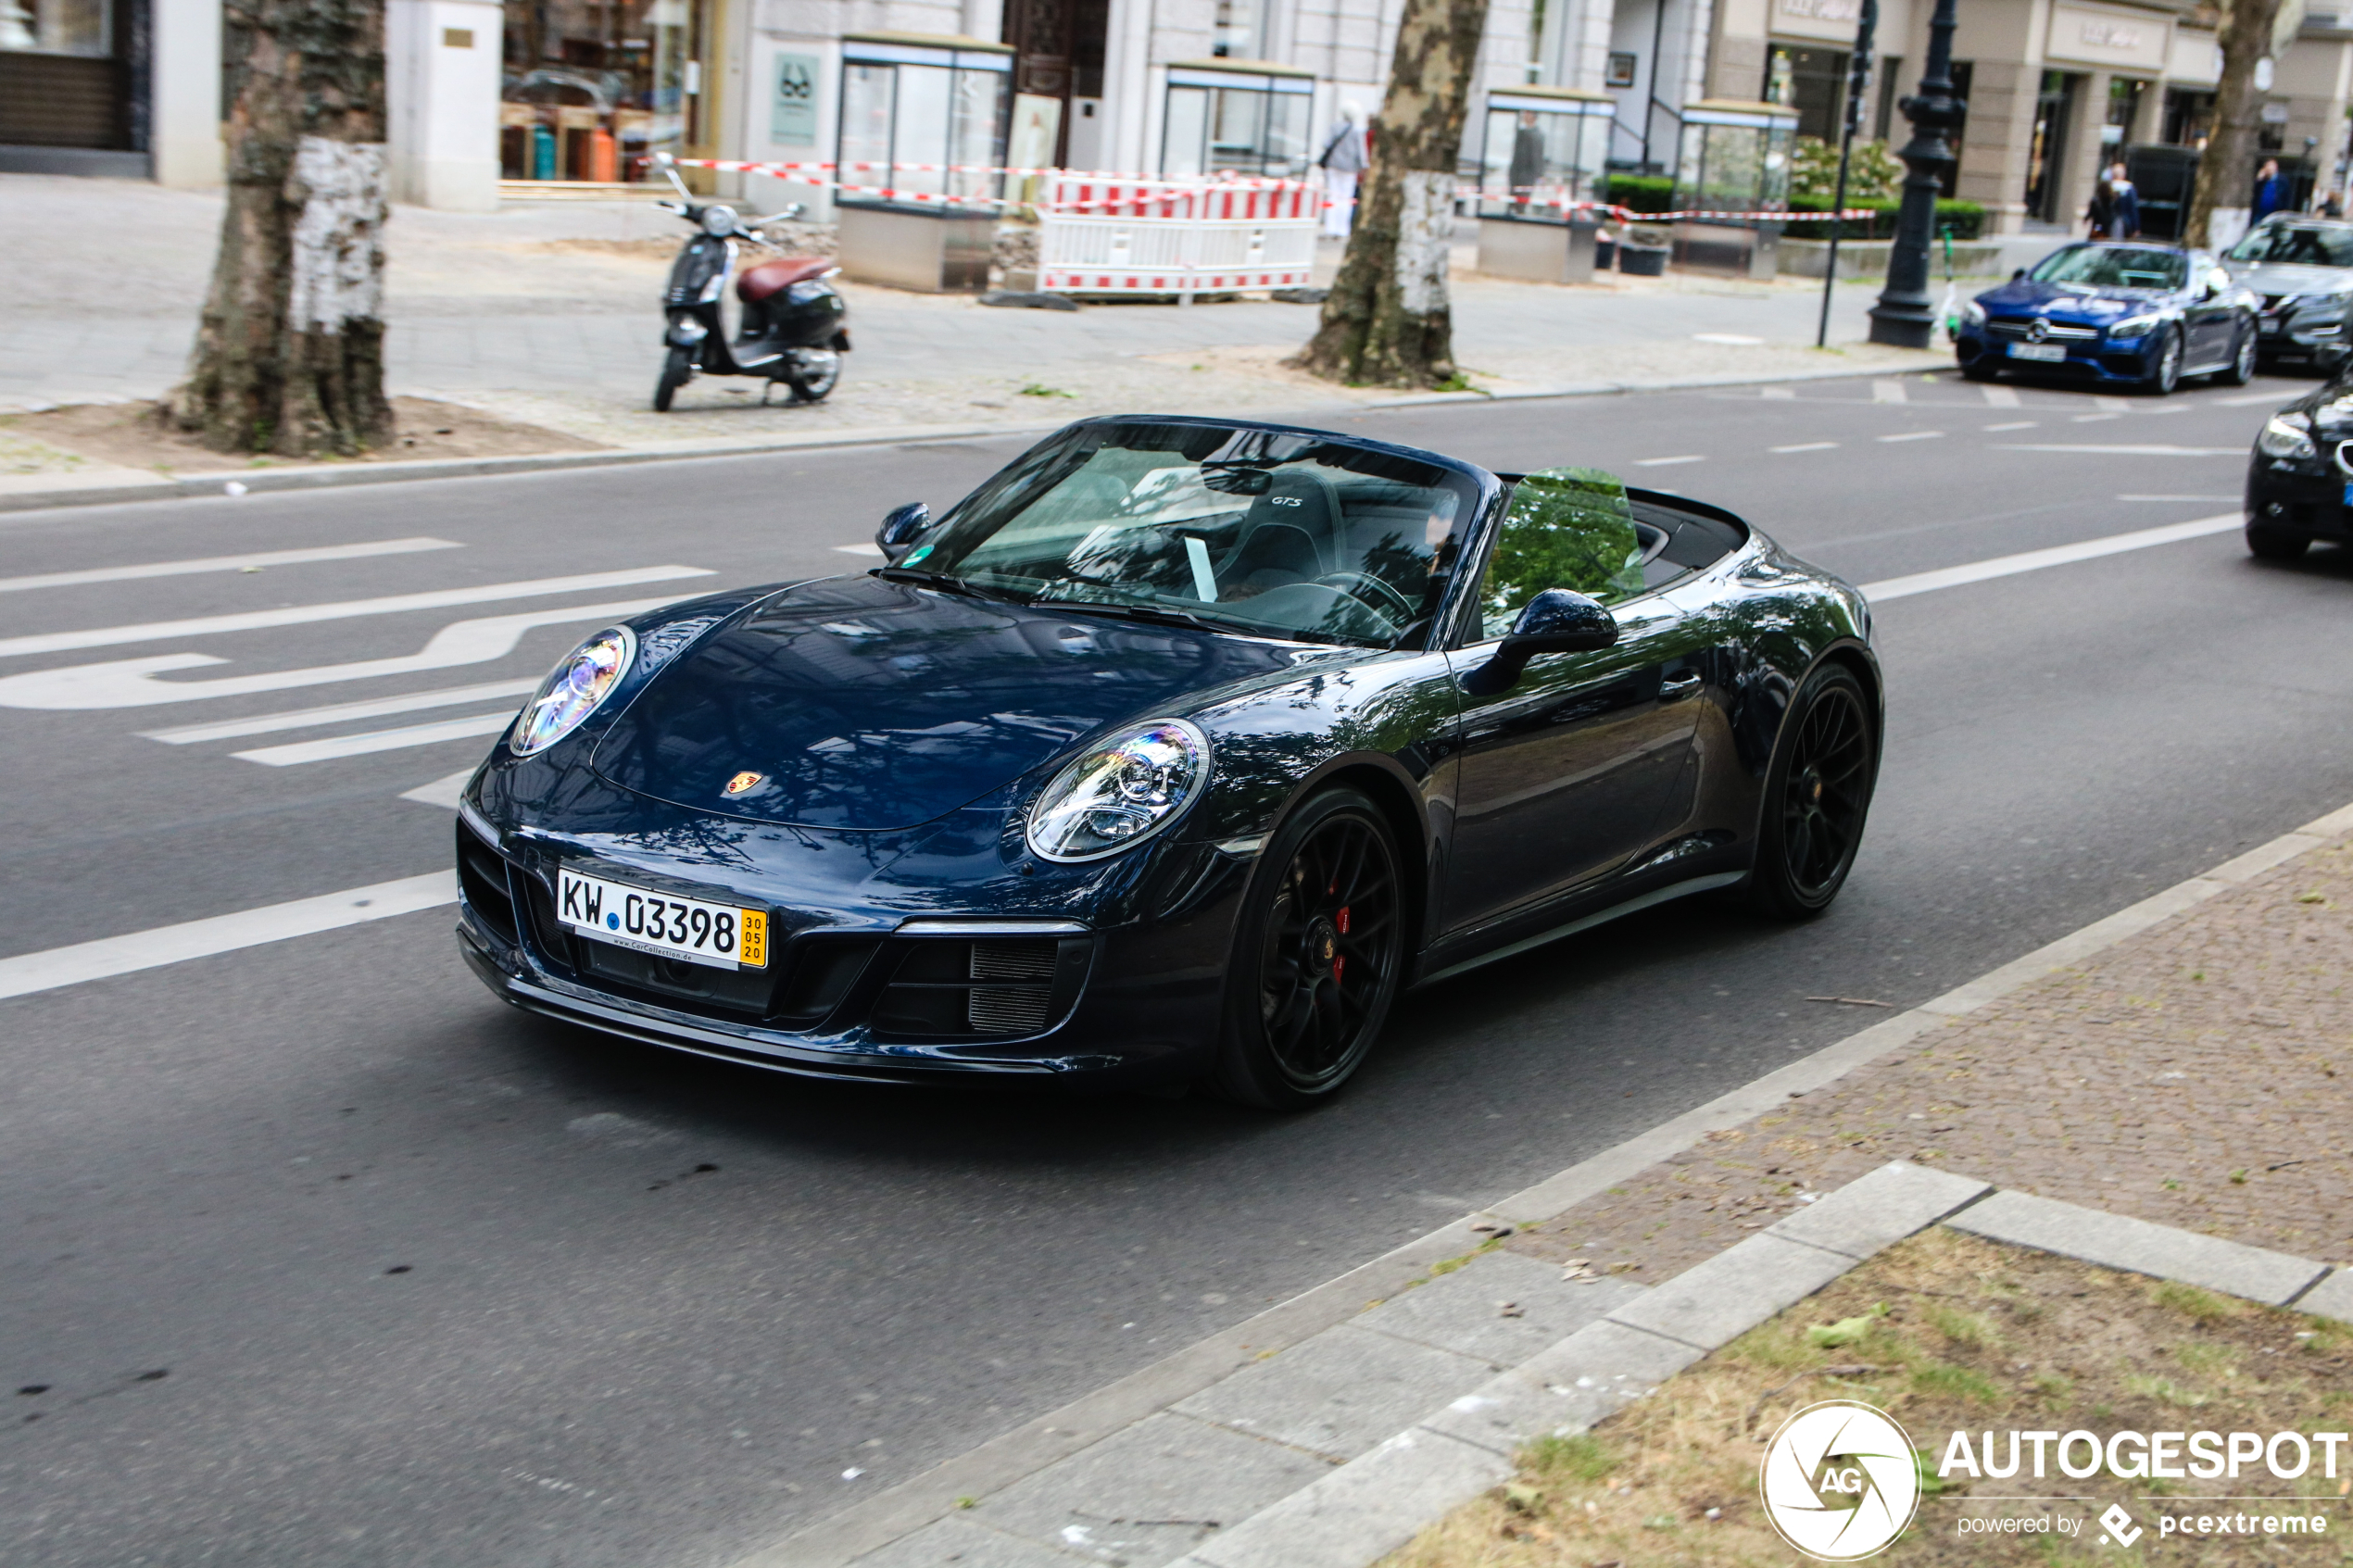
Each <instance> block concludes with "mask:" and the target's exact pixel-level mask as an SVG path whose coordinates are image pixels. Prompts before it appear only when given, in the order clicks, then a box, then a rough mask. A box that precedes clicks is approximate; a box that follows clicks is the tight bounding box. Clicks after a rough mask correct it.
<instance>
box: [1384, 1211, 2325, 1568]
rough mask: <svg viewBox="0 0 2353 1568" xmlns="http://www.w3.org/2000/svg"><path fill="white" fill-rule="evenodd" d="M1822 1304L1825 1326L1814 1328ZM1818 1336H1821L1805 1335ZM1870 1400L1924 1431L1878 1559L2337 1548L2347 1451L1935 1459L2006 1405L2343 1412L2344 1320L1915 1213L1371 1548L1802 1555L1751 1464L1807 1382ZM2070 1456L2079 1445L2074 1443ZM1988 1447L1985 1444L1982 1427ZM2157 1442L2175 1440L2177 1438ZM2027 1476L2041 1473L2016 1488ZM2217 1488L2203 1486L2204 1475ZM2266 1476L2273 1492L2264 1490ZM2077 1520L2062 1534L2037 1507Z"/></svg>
mask: <svg viewBox="0 0 2353 1568" xmlns="http://www.w3.org/2000/svg"><path fill="white" fill-rule="evenodd" d="M1831 1327H1835V1328H1836V1329H1838V1330H1840V1331H1843V1332H1840V1333H1832V1334H1829V1335H1827V1336H1821V1335H1818V1334H1817V1333H1816V1332H1815V1331H1818V1330H1822V1329H1828V1328H1831ZM1819 1337H1828V1338H1831V1339H1833V1340H1837V1341H1839V1342H1838V1343H1835V1344H1831V1345H1824V1344H1820V1343H1818V1342H1817V1340H1818V1338H1819ZM1821 1399H1858V1400H1861V1401H1864V1402H1866V1403H1869V1404H1871V1405H1875V1406H1877V1407H1878V1408H1880V1409H1881V1410H1883V1411H1887V1412H1888V1413H1889V1414H1890V1415H1892V1416H1894V1418H1895V1420H1896V1421H1897V1422H1898V1423H1900V1424H1902V1425H1903V1427H1904V1429H1905V1431H1906V1434H1907V1435H1908V1436H1910V1438H1911V1439H1912V1441H1913V1443H1914V1444H1915V1445H1917V1446H1918V1448H1919V1449H1920V1450H1922V1451H1923V1458H1922V1461H1921V1463H1922V1474H1923V1477H1924V1481H1925V1486H1924V1487H1923V1495H1922V1498H1921V1499H1920V1504H1919V1512H1918V1513H1917V1514H1916V1515H1915V1516H1914V1519H1913V1522H1912V1525H1911V1528H1910V1529H1909V1530H1908V1531H1906V1534H1905V1535H1904V1536H1902V1537H1899V1538H1898V1539H1897V1541H1896V1542H1895V1544H1894V1546H1893V1547H1891V1548H1890V1549H1888V1550H1887V1552H1886V1553H1885V1555H1884V1556H1883V1557H1881V1558H1879V1559H1876V1560H1875V1561H1878V1562H1889V1563H1896V1564H1912V1563H1919V1564H1936V1565H1939V1568H1944V1565H1948V1564H1949V1565H1951V1568H1962V1565H1964V1564H1966V1565H1967V1568H1985V1565H1988V1564H1995V1565H2006V1564H2019V1565H2020V1568H2026V1565H2033V1568H2051V1565H2054V1564H2070V1563H2082V1564H2085V1565H2087V1568H2088V1565H2090V1564H2094V1563H2104V1562H2118V1563H2126V1562H2146V1563H2181V1564H2200V1565H2204V1564H2209V1563H2210V1564H2216V1565H2218V1568H2219V1565H2222V1564H2232V1565H2251V1564H2255V1563H2262V1564H2266V1565H2270V1564H2308V1563H2309V1564H2323V1563H2325V1564H2329V1565H2331V1568H2334V1565H2336V1564H2340V1563H2342V1562H2345V1561H2347V1557H2348V1555H2353V1505H2348V1504H2347V1501H2346V1500H2345V1499H2346V1497H2347V1492H2348V1490H2353V1479H2348V1478H2347V1476H2348V1473H2349V1472H2353V1453H2348V1452H2347V1450H2346V1449H2344V1448H2343V1447H2340V1448H2339V1449H2338V1450H2337V1456H2338V1458H2337V1463H2336V1465H2335V1469H2336V1472H2337V1474H2336V1478H2334V1479H2330V1478H2324V1477H2323V1476H2322V1474H2320V1473H2321V1469H2322V1466H2321V1462H2320V1457H2319V1456H2320V1454H2321V1451H2322V1449H2321V1446H2320V1445H2318V1444H2315V1445H2314V1446H2313V1449H2312V1453H2313V1462H2312V1465H2311V1474H2308V1475H2307V1476H2305V1477H2303V1478H2302V1479H2299V1480H2295V1481H2284V1480H2279V1479H2276V1478H2274V1477H2273V1476H2272V1475H2271V1473H2270V1472H2269V1471H2268V1470H2267V1469H2265V1468H2264V1467H2263V1465H2262V1464H2261V1463H2260V1462H2259V1461H2258V1462H2257V1463H2255V1464H2254V1465H2253V1467H2252V1473H2251V1474H2249V1473H2248V1472H2247V1471H2246V1470H2242V1472H2241V1474H2239V1476H2238V1477H2237V1479H2236V1480H2232V1479H2230V1478H2228V1474H2227V1472H2226V1473H2225V1474H2223V1475H2222V1476H2219V1477H2217V1478H2216V1479H2213V1480H2210V1481H2209V1480H2178V1481H2174V1480H2156V1481H2152V1480H2147V1479H2138V1478H2126V1477H2122V1476H2118V1475H2115V1474H2108V1473H2105V1472H2103V1473H2101V1474H2095V1475H2094V1476H2091V1477H2089V1478H2087V1479H2082V1480H2074V1479H2069V1478H2067V1477H2065V1476H2063V1475H2061V1474H2060V1473H2059V1472H2058V1470H2057V1468H2056V1466H2055V1465H2054V1466H2052V1467H2050V1468H2049V1470H2048V1474H2046V1476H2045V1478H2044V1479H2042V1480H2040V1481H2037V1480H2035V1479H2034V1478H2033V1475H2032V1463H2031V1456H2032V1446H2031V1445H2028V1446H2027V1452H2028V1456H2029V1462H2025V1463H2021V1465H2020V1470H2019V1473H2018V1474H2017V1475H2016V1476H2013V1477H2011V1478H2009V1479H2007V1480H1995V1479H1977V1480H1970V1479H1967V1478H1964V1477H1961V1476H1959V1475H1957V1474H1956V1475H1955V1476H1953V1477H1950V1478H1947V1479H1945V1480H1943V1481H1939V1480H1937V1479H1935V1473H1936V1470H1937V1468H1938V1463H1939V1461H1940V1460H1941V1459H1942V1457H1943V1456H1944V1452H1945V1449H1946V1446H1947V1444H1948V1443H1949V1442H1950V1441H1951V1438H1952V1435H1953V1434H1954V1433H1955V1432H1956V1431H1960V1432H1967V1433H1969V1434H1971V1441H1972V1443H1973V1444H1975V1445H1978V1446H1979V1449H1980V1457H1981V1458H1982V1444H1983V1443H1984V1442H1985V1441H1987V1439H1986V1438H1985V1437H1984V1436H1983V1434H1984V1433H1985V1432H1986V1431H1987V1430H1988V1429H1989V1428H1990V1429H1992V1431H1993V1432H1994V1440H1996V1441H1998V1442H2000V1443H2002V1444H2004V1445H2005V1446H2006V1445H2007V1433H2008V1431H2009V1430H2010V1429H2013V1428H2016V1429H2020V1430H2034V1431H2050V1432H2057V1433H2066V1432H2072V1431H2075V1430H2078V1429H2081V1430H2084V1431H2091V1432H2095V1433H2098V1434H2100V1435H2101V1436H2103V1437H2105V1436H2106V1435H2107V1434H2109V1433H2113V1432H2118V1431H2127V1430H2129V1431H2136V1432H2143V1433H2152V1432H2158V1431H2166V1432H2172V1431H2181V1430H2187V1431H2190V1432H2196V1431H2200V1430H2207V1429H2210V1430H2215V1431H2220V1432H2223V1433H2229V1432H2233V1431H2236V1432H2258V1433H2264V1434H2269V1433H2271V1432H2276V1431H2293V1430H2302V1431H2304V1432H2307V1433H2309V1432H2313V1431H2316V1430H2328V1431H2338V1432H2341V1431H2344V1430H2345V1429H2346V1427H2347V1421H2348V1418H2353V1329H2348V1328H2347V1326H2346V1325H2345V1324H2342V1323H2330V1322H2328V1321H2327V1320H2325V1319H2321V1318H2310V1317H2306V1316H2303V1315H2301V1314H2299V1313H2296V1312H2290V1311H2277V1310H2274V1309H2271V1308H2267V1307H2258V1306H2254V1305H2251V1304H2249V1303H2246V1302H2243V1301H2236V1300H2232V1299H2228V1298H2222V1297H2218V1296H2213V1295H2210V1294H2208V1293H2207V1292H2205V1291H2201V1290H2196V1289H2193V1288H2191V1287H2188V1286H2179V1285H2168V1284H2161V1283H2158V1282H2156V1281H2153V1280H2148V1279H2144V1278H2141V1277H2139V1276H2137V1275H2132V1274H2120V1273H2111V1272H2109V1271H2108V1270H2105V1269H2097V1268H2093V1267H2091V1266H2089V1265H2087V1264H2082V1263H2076V1262H2071V1261H2068V1260H2066V1259H2062V1258H2055V1257H2051V1256H2049V1255H2047V1254H2045V1253H2039V1252H2032V1251H2028V1250H2025V1249H2023V1248H2011V1247H2003V1246H1997V1245H1995V1244H1994V1243H1992V1242H1987V1241H1982V1240H1980V1239H1978V1238H1976V1237H1972V1236H1962V1235H1960V1234H1959V1233H1957V1232H1954V1231H1948V1230H1941V1229H1940V1230H1935V1231H1931V1232H1929V1233H1927V1234H1926V1235H1923V1236H1916V1237H1914V1238H1913V1239H1912V1240H1910V1241H1907V1242H1904V1243H1902V1244H1900V1245H1898V1246H1896V1247H1894V1248H1889V1249H1888V1250H1887V1251H1885V1252H1883V1253H1881V1254H1880V1256H1879V1257H1877V1258H1876V1259H1874V1260H1872V1261H1870V1262H1869V1263H1866V1264H1864V1265H1863V1266H1862V1267H1861V1268H1859V1269H1856V1271H1854V1272H1853V1273H1849V1274H1847V1275H1845V1276H1844V1277H1843V1278H1841V1279H1839V1280H1837V1281H1835V1282H1834V1283H1832V1284H1831V1285H1830V1286H1826V1287H1825V1288H1824V1289H1823V1290H1822V1291H1820V1292H1819V1293H1818V1294H1817V1295H1815V1296H1813V1297H1811V1298H1807V1299H1806V1300H1805V1301H1802V1302H1800V1303H1798V1304H1797V1305H1796V1306H1795V1307H1793V1308H1791V1309H1790V1310H1789V1311H1786V1312H1783V1313H1782V1314H1780V1316H1779V1317H1777V1318H1775V1319H1773V1320H1772V1321H1771V1322H1769V1323H1765V1324H1763V1325H1761V1326H1760V1327H1758V1328H1756V1329H1754V1330H1752V1331H1751V1332H1750V1333H1748V1334H1746V1335H1743V1336H1741V1337H1740V1338H1739V1339H1736V1340H1734V1341H1733V1342H1732V1343H1731V1344H1730V1345H1728V1346H1726V1347H1724V1348H1722V1349H1721V1350H1718V1351H1717V1352H1716V1353H1715V1354H1713V1355H1711V1356H1709V1357H1707V1358H1706V1359H1705V1361H1700V1362H1699V1363H1698V1364H1697V1365H1695V1366H1693V1367H1692V1369H1691V1370H1689V1371H1688V1372H1685V1373H1684V1374H1681V1375H1680V1376H1679V1377H1676V1378H1673V1379H1671V1380H1669V1381H1668V1382H1667V1383H1666V1384H1665V1385H1664V1386H1661V1387H1659V1388H1658V1389H1657V1390H1656V1391H1655V1392H1654V1393H1653V1394H1651V1395H1650V1396H1649V1397H1647V1398H1645V1399H1639V1400H1637V1401H1635V1402H1634V1403H1633V1404H1631V1405H1629V1406H1628V1407H1627V1408H1626V1409H1624V1410H1622V1411H1619V1412H1618V1413H1617V1414H1616V1415H1614V1416H1611V1417H1610V1418H1609V1419H1608V1420H1606V1421H1604V1422H1603V1423H1602V1424H1600V1425H1598V1426H1596V1427H1594V1428H1593V1429H1592V1432H1590V1433H1587V1434H1585V1435H1583V1436H1577V1437H1570V1438H1546V1439H1543V1440H1541V1441H1540V1442H1538V1443H1536V1444H1534V1445H1532V1446H1531V1447H1530V1448H1529V1449H1528V1450H1527V1451H1526V1452H1525V1453H1524V1454H1523V1455H1522V1456H1521V1458H1522V1462H1521V1468H1520V1473H1519V1474H1518V1475H1517V1476H1516V1478H1515V1479H1514V1480H1513V1481H1512V1482H1511V1483H1510V1484H1509V1485H1507V1486H1503V1487H1499V1488H1497V1489H1496V1490H1495V1491H1493V1492H1491V1493H1490V1494H1488V1495H1487V1496H1485V1497H1483V1498H1481V1499H1478V1501H1476V1502H1473V1503H1470V1504H1468V1505H1466V1506H1465V1507H1464V1508H1461V1509H1458V1510H1457V1511H1455V1512H1454V1513H1453V1514H1452V1515H1451V1516H1449V1517H1448V1518H1447V1519H1445V1520H1444V1521H1442V1522H1441V1523H1440V1524H1435V1525H1432V1526H1431V1527H1430V1528H1429V1529H1428V1530H1426V1531H1424V1532H1423V1534H1422V1535H1421V1537H1419V1538H1417V1539H1416V1541H1415V1542H1414V1543H1413V1544H1412V1545H1411V1546H1408V1547H1406V1548H1405V1549H1403V1550H1402V1551H1399V1552H1397V1553H1395V1554H1394V1555H1392V1556H1391V1557H1390V1558H1389V1559H1387V1560H1386V1562H1385V1564H1384V1568H1617V1565H1623V1568H1638V1565H1647V1564H1664V1563H1673V1564H1676V1565H1677V1568H1751V1565H1756V1568H1762V1565H1764V1564H1776V1565H1778V1564H1786V1563H1792V1562H1798V1561H1800V1560H1799V1559H1798V1557H1797V1554H1796V1553H1795V1552H1793V1550H1792V1549H1790V1548H1789V1547H1788V1546H1787V1545H1785V1544H1783V1542H1782V1541H1781V1540H1780V1537H1778V1536H1776V1535H1775V1534H1774V1533H1773V1530H1772V1527H1771V1525H1770V1524H1768V1523H1767V1521H1766V1520H1765V1518H1764V1515H1763V1512H1762V1509H1761V1507H1760V1506H1759V1502H1758V1493H1757V1469H1758V1465H1759V1462H1760V1461H1761V1460H1762V1458H1763V1455H1764V1451H1765V1445H1766V1443H1767V1442H1768V1440H1769V1439H1770V1438H1771V1436H1772V1435H1773V1433H1774V1431H1775V1430H1776V1429H1777V1428H1778V1427H1779V1426H1780V1424H1781V1422H1783V1421H1784V1420H1786V1419H1787V1418H1788V1417H1789V1416H1790V1415H1791V1414H1792V1413H1793V1412H1794V1411H1797V1410H1799V1409H1801V1408H1803V1407H1804V1406H1806V1405H1809V1404H1812V1403H1814V1402H1816V1401H1818V1400H1821ZM2074 1451H2075V1453H2076V1455H2077V1456H2078V1457H2079V1458H2080V1457H2081V1455H2082V1448H2081V1446H2080V1445H2078V1446H2077V1448H2076V1449H2075V1450H2074ZM1996 1454H1997V1459H1999V1458H2005V1457H2006V1455H2005V1454H2004V1453H2003V1450H2002V1449H1996ZM2177 1457H2178V1453H2177ZM2027 1494H2063V1495H2052V1496H2039V1497H2033V1496H2027ZM2225 1499H2228V1500H2225ZM2272 1499H2277V1500H2276V1501H2274V1500H2272ZM2110 1503H2120V1504H2121V1505H2122V1506H2123V1507H2124V1508H2125V1509H2126V1510H2127V1511H2128V1512H2131V1513H2132V1514H2133V1518H2134V1520H2135V1521H2136V1522H2137V1524H2139V1525H2140V1526H2141V1527H2142V1529H2143V1530H2144V1531H2145V1534H2143V1535H2142V1536H2141V1537H2139V1539H2138V1541H2137V1543H2136V1544H2135V1545H2134V1547H2133V1549H2130V1550H2120V1549H2117V1548H2115V1547H2112V1546H2108V1545H2104V1544H2101V1541H2100V1535H2101V1532H2100V1527H2099V1524H2098V1523H2097V1518H2098V1515H2099V1514H2100V1513H2101V1512H2104V1511H2105V1510H2106V1509H2107V1508H2108V1505H2109V1504H2110ZM2225 1511H2229V1512H2233V1513H2240V1512H2244V1513H2247V1514H2251V1515H2254V1516H2256V1518H2257V1519H2258V1522H2259V1523H2260V1520H2261V1518H2262V1517H2263V1516H2266V1515H2269V1516H2273V1517H2276V1516H2277V1515H2279V1514H2280V1513H2282V1512H2294V1513H2295V1514H2296V1515H2298V1516H2302V1517H2306V1518H2312V1517H2319V1518H2324V1519H2325V1520H2326V1521H2327V1528H2326V1531H2325V1533H2323V1534H2320V1535H2317V1536H2314V1535H2294V1534H2282V1535H2279V1536H2276V1537H2268V1538H2267V1537H2263V1536H2262V1535H2260V1534H2259V1533H2258V1534H2257V1535H2255V1536H2253V1537H2249V1538H2246V1539H2244V1540H2242V1539H2239V1538H2238V1537H2231V1538H2227V1539H2225V1538H2221V1537H2212V1536H2208V1537H2202V1538H2201V1537H2196V1536H2192V1537H2189V1538H2187V1539H2184V1538H2183V1537H2180V1536H2171V1537H2167V1536H2162V1535H2160V1533H2159V1524H2158V1521H2159V1519H2160V1517H2161V1516H2164V1515H2171V1516H2173V1517H2175V1518H2177V1519H2178V1518H2182V1517H2187V1518H2189V1519H2191V1520H2192V1521H2193V1525H2192V1527H2193V1528H2195V1520H2196V1516H2197V1515H2198V1514H2200V1513H2201V1512H2204V1513H2208V1514H2219V1513H2221V1512H2225ZM2002 1518H2017V1519H2019V1520H2020V1521H2021V1522H2027V1523H2032V1522H2037V1521H2041V1522H2048V1523H2049V1524H2052V1525H2053V1526H2054V1527H2053V1528H2050V1529H2048V1530H2045V1531H2032V1532H2022V1533H2019V1534H2014V1535H2013V1534H2003V1533H1999V1532H1994V1533H1982V1532H1978V1531H1972V1532H1971V1533H1969V1534H1966V1535H1964V1534H1963V1524H1962V1522H1963V1520H1964V1519H1980V1520H1987V1521H1992V1520H1998V1519H2002ZM2060 1518H2065V1519H2067V1520H2069V1521H2070V1522H2071V1523H2073V1524H2075V1525H2076V1527H2077V1533H2076V1534H2073V1535H2062V1534H2060V1533H2059V1532H2058V1530H2057V1528H2056V1527H2055V1526H2056V1524H2057V1520H2059V1519H2060Z"/></svg>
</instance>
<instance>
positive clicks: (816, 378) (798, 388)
mask: <svg viewBox="0 0 2353 1568" xmlns="http://www.w3.org/2000/svg"><path fill="white" fill-rule="evenodd" d="M840 380H841V355H840V354H839V353H837V351H835V350H833V349H830V348H797V349H794V350H793V351H792V352H791V354H790V355H789V356H788V357H787V358H786V362H785V384H786V385H787V386H789V387H791V388H792V397H793V401H794V402H796V403H821V402H823V401H824V397H825V395H826V394H827V393H829V392H831V391H833V389H834V386H835V384H836V383H838V382H839V381H840Z"/></svg>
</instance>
